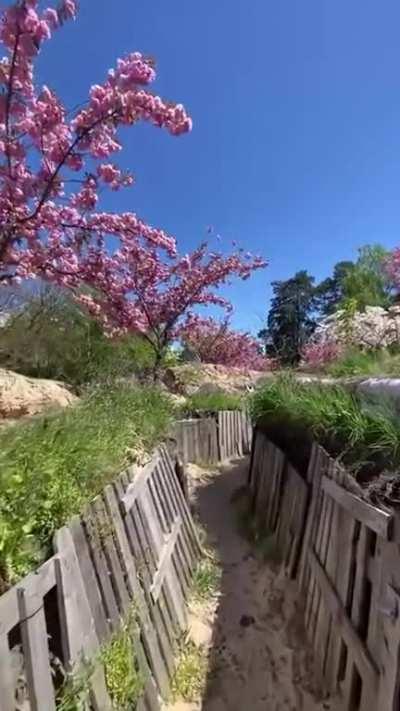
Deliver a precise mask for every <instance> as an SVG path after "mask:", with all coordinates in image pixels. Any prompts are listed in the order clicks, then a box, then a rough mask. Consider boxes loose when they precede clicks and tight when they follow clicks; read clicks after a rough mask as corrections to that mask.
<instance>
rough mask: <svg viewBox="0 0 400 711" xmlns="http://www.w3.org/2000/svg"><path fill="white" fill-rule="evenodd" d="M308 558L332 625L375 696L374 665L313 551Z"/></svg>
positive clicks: (377, 675) (375, 671)
mask: <svg viewBox="0 0 400 711" xmlns="http://www.w3.org/2000/svg"><path fill="white" fill-rule="evenodd" d="M308 558H309V561H310V565H311V568H312V571H313V573H314V576H315V578H316V580H317V582H318V585H319V587H320V590H321V593H322V595H323V597H324V601H325V603H326V605H327V607H328V608H329V610H330V612H331V615H332V618H333V623H334V624H335V625H337V627H338V629H339V630H340V632H341V634H342V636H343V639H344V640H345V642H346V644H347V645H348V646H349V647H350V649H351V651H352V654H353V656H354V659H355V660H356V664H357V666H358V669H359V672H360V674H361V676H362V678H363V681H364V683H366V684H368V685H369V686H370V689H371V690H372V692H373V694H374V695H375V692H376V689H377V686H378V679H379V674H378V672H377V669H376V667H375V664H374V662H373V660H372V659H371V657H370V654H369V652H368V650H367V649H366V647H365V645H364V644H363V643H362V641H361V640H360V638H359V636H358V635H357V632H356V631H355V629H354V627H353V625H352V624H351V622H350V619H349V617H348V615H347V613H346V610H345V608H344V606H343V604H342V602H341V601H340V599H339V597H338V595H337V594H336V591H335V589H334V588H333V587H332V584H331V582H330V580H329V578H328V576H327V575H326V573H325V571H324V569H323V567H322V566H321V564H320V562H319V560H318V558H317V556H316V554H315V553H314V551H313V550H309V551H308Z"/></svg>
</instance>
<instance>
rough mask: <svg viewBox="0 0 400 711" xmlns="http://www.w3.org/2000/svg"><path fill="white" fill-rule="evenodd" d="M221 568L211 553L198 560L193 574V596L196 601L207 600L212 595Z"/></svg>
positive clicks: (215, 588)
mask: <svg viewBox="0 0 400 711" xmlns="http://www.w3.org/2000/svg"><path fill="white" fill-rule="evenodd" d="M220 581H221V568H220V566H219V565H218V561H217V560H216V557H215V555H214V554H213V553H211V552H207V555H205V557H204V558H203V559H202V560H201V561H200V562H199V564H198V566H197V568H196V570H195V572H194V575H193V597H194V599H195V600H196V601H203V602H204V601H207V600H209V599H210V598H211V597H213V596H214V595H215V594H216V593H217V591H218V589H219V585H220Z"/></svg>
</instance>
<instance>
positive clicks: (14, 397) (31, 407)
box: [0, 368, 78, 420]
mask: <svg viewBox="0 0 400 711" xmlns="http://www.w3.org/2000/svg"><path fill="white" fill-rule="evenodd" d="M77 401H78V398H77V397H76V395H73V394H72V393H71V392H70V391H69V390H68V389H67V388H66V387H65V385H63V384H62V383H58V382H56V381H54V380H44V379H39V378H27V377H25V376H24V375H20V374H19V373H14V372H13V371H11V370H4V369H3V368H0V420H2V419H3V420H6V419H17V418H20V417H24V416H30V415H37V414H38V413H40V412H43V411H45V410H49V409H53V408H60V407H61V408H62V407H67V406H68V405H72V404H74V403H75V402H77Z"/></svg>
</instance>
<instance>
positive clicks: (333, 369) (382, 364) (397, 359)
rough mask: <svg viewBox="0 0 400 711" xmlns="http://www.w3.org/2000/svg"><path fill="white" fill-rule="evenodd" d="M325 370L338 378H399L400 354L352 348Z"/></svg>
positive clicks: (384, 350) (386, 350)
mask: <svg viewBox="0 0 400 711" xmlns="http://www.w3.org/2000/svg"><path fill="white" fill-rule="evenodd" d="M325 370H326V372H327V373H329V374H330V375H333V376H334V377H337V378H339V377H349V376H353V375H367V376H384V375H391V376H397V377H399V376H400V354H399V353H398V352H397V353H396V351H394V350H389V349H382V350H377V351H361V350H360V349H358V348H350V349H348V350H347V351H346V352H345V353H344V354H343V356H342V357H341V358H338V359H337V360H336V361H335V362H333V363H331V364H329V365H328V366H327V367H326V369H325Z"/></svg>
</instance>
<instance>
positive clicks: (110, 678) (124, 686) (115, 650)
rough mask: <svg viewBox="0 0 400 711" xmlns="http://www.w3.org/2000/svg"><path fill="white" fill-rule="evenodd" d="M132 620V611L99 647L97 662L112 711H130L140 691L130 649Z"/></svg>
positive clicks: (132, 642) (131, 643) (140, 677)
mask: <svg viewBox="0 0 400 711" xmlns="http://www.w3.org/2000/svg"><path fill="white" fill-rule="evenodd" d="M135 628H136V620H135V614H134V611H132V612H131V614H130V616H128V618H127V620H126V621H125V622H124V623H123V624H122V627H121V629H120V630H118V631H117V632H115V633H114V634H113V636H112V637H111V639H110V640H109V642H107V644H106V645H104V646H103V648H102V650H101V655H100V659H101V661H102V663H103V664H104V672H105V677H106V685H107V690H108V692H109V694H110V697H111V700H112V704H113V708H114V709H115V711H131V710H132V709H135V708H136V703H137V701H138V699H139V697H140V696H141V694H142V692H143V689H144V679H143V677H142V675H141V673H140V671H139V669H138V661H137V656H136V653H135V648H134V632H135Z"/></svg>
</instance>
